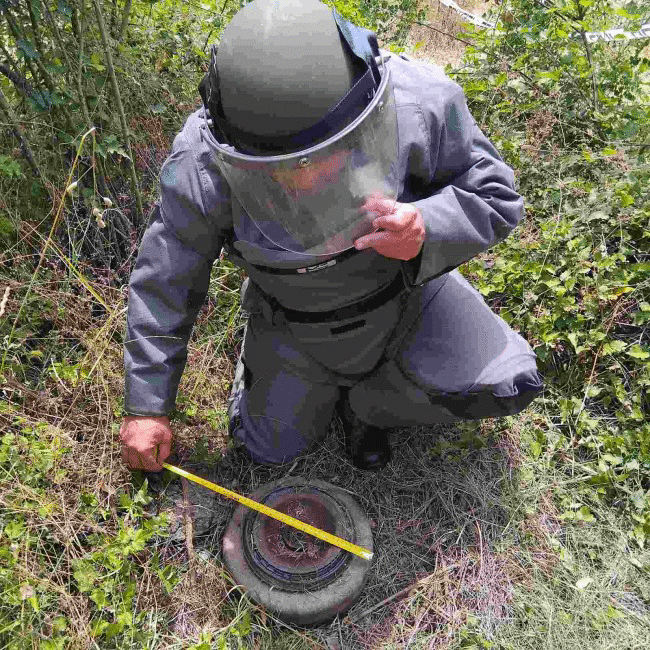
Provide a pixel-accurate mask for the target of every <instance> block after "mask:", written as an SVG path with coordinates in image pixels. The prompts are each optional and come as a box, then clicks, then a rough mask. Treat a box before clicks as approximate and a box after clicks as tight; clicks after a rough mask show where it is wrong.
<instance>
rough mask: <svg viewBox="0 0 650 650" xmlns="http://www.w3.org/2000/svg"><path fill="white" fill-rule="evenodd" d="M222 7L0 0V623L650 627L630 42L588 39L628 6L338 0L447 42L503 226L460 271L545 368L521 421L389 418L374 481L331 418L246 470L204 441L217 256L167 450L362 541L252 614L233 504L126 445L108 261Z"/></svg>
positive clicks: (647, 111) (645, 135) (61, 635)
mask: <svg viewBox="0 0 650 650" xmlns="http://www.w3.org/2000/svg"><path fill="white" fill-rule="evenodd" d="M241 4H242V3H241V1H240V0H223V1H219V2H218V3H217V4H216V5H215V4H213V3H208V2H197V1H195V0H191V1H190V2H174V1H173V0H158V1H157V2H150V1H141V0H125V2H123V3H120V2H117V0H114V1H112V2H108V1H105V0H88V1H87V0H56V1H49V0H0V593H1V594H2V595H1V597H0V644H1V645H2V647H6V648H11V649H15V650H18V649H23V648H34V647H36V648H43V649H44V650H51V649H55V648H102V649H104V648H120V649H127V648H129V649H130V648H134V649H135V648H170V649H171V648H174V649H179V650H180V649H181V648H183V649H190V648H191V649H193V650H208V649H210V648H264V649H266V648H278V649H280V648H282V649H290V648H295V649H296V650H298V649H303V648H328V649H334V648H363V647H365V648H373V649H374V648H381V649H384V650H389V649H396V648H411V649H417V648H445V649H447V648H449V649H456V648H475V649H488V648H493V649H503V650H524V649H528V648H531V649H533V648H534V649H538V648H544V649H548V650H551V649H552V650H578V648H580V649H582V648H583V647H584V646H585V645H589V646H590V647H591V648H593V649H594V650H605V649H606V648H621V649H629V650H632V649H637V648H638V649H641V648H647V647H649V646H650V551H649V550H648V546H649V544H650V425H649V422H650V394H649V385H650V363H649V361H650V329H649V325H648V323H649V321H650V259H649V255H650V229H649V227H648V223H649V220H650V194H649V190H648V187H649V178H648V177H649V174H650V167H649V162H650V161H649V155H650V94H649V89H648V84H649V83H650V49H649V47H650V42H649V40H648V39H647V38H645V39H644V38H637V39H632V40H626V39H624V38H621V39H619V40H616V41H611V42H606V41H604V40H602V39H600V40H595V39H594V37H592V36H591V35H590V33H591V32H596V31H600V30H603V29H606V28H612V27H623V28H624V29H627V30H629V31H631V32H632V31H636V30H638V29H639V28H640V27H641V26H642V25H643V24H647V23H648V22H650V12H649V11H648V9H647V7H645V6H644V4H643V3H634V2H613V1H610V0H502V2H501V3H497V4H493V5H473V6H471V5H467V6H466V5H463V6H465V8H467V9H469V10H472V9H473V10H475V11H480V12H482V13H483V15H484V18H486V19H487V20H489V21H491V22H493V23H495V24H496V27H495V28H487V29H486V28H478V27H474V26H472V25H470V24H468V23H466V22H463V21H462V19H461V18H460V17H459V16H457V14H454V12H453V11H452V9H450V8H447V7H444V8H443V7H440V6H439V5H438V4H436V3H434V2H433V0H431V1H430V2H417V1H416V0H341V1H339V2H336V3H335V4H336V5H337V7H338V8H339V9H340V10H341V11H342V12H343V13H344V14H345V15H346V17H348V18H350V19H352V20H354V21H355V22H357V23H359V24H362V25H365V26H367V27H370V28H372V29H375V30H376V31H377V33H378V35H379V38H380V42H381V44H382V45H383V46H384V47H386V48H388V49H391V50H393V51H394V52H396V53H397V52H401V51H407V52H408V53H409V54H410V55H412V56H414V57H416V58H420V59H423V60H431V61H433V62H438V63H442V64H445V63H448V64H449V65H448V67H447V72H448V73H449V74H450V75H451V76H452V77H453V78H454V79H455V80H456V81H457V82H458V83H459V84H460V85H461V86H462V87H463V89H464V91H465V93H466V96H467V98H468V102H469V105H470V109H471V110H472V113H473V115H474V116H475V118H476V121H477V123H478V124H479V126H480V127H481V128H482V129H483V130H484V131H485V132H486V133H487V134H488V136H489V137H490V139H491V140H492V141H493V142H494V144H495V145H496V147H497V148H498V149H499V151H500V152H501V154H502V155H503V157H504V158H505V160H506V161H507V162H508V163H509V164H510V165H511V166H512V167H513V168H514V169H515V173H516V177H517V183H518V187H519V190H520V192H521V193H522V195H523V196H524V197H525V199H526V211H527V218H526V220H525V221H524V222H523V223H522V224H521V225H520V226H519V228H518V229H517V230H516V231H515V232H514V233H513V234H512V236H511V237H510V238H509V239H508V240H507V241H506V242H504V243H503V244H501V245H499V246H497V247H495V248H494V249H492V250H489V251H487V252H486V253H484V254H482V255H480V256H479V257H478V258H476V259H474V260H471V261H470V262H468V263H467V264H465V265H463V267H462V268H461V271H462V272H463V273H464V274H465V275H466V276H467V277H468V278H469V279H470V281H472V283H473V284H474V285H475V286H476V287H478V288H479V289H480V290H481V292H482V293H483V295H484V296H485V297H486V300H487V301H488V302H489V304H490V306H491V307H492V308H493V309H494V310H495V311H496V312H497V313H499V314H500V315H501V316H502V317H503V318H504V319H505V320H507V321H508V322H509V323H510V324H511V326H512V327H514V328H515V329H518V330H519V331H520V332H521V333H522V334H523V335H525V336H526V337H527V339H528V340H529V341H530V343H531V345H532V346H533V347H534V349H535V351H536V352H537V354H538V357H539V360H540V369H541V370H542V372H543V374H544V377H545V381H546V388H545V392H544V394H543V396H542V397H541V398H540V399H538V400H537V401H536V402H535V403H534V405H533V406H532V407H531V408H530V409H528V410H527V411H526V412H525V413H523V414H521V415H520V416H516V417H512V418H506V419H503V420H498V421H484V422H480V423H465V424H462V425H459V426H456V427H449V426H447V427H435V428H430V429H413V430H405V431H400V432H395V434H394V441H395V442H397V441H399V443H400V444H398V445H396V446H395V449H396V458H395V461H394V463H393V464H392V465H391V466H390V467H389V468H387V469H386V470H384V471H383V472H382V473H381V474H379V475H377V476H375V475H367V474H364V473H361V472H358V471H356V470H355V469H354V468H353V467H352V466H351V465H350V464H349V462H348V461H347V459H346V457H345V454H344V452H343V448H342V443H341V436H340V431H339V430H338V428H337V426H336V425H334V426H333V430H332V435H331V436H330V437H329V438H328V439H327V440H326V441H325V443H324V444H323V446H322V447H321V448H320V449H318V450H317V451H316V452H315V453H313V454H310V455H308V456H306V457H304V458H301V459H299V460H298V461H296V463H294V464H293V465H292V466H291V467H283V468H276V469H269V468H261V467H256V466H253V465H251V464H250V463H248V462H247V461H246V460H245V459H242V458H241V457H239V456H237V455H236V454H233V453H232V450H231V449H230V448H229V443H228V439H227V435H226V432H227V422H226V412H225V403H226V398H227V394H228V390H229V384H230V380H231V377H232V373H233V367H234V362H235V360H236V357H237V353H238V350H239V345H240V341H241V333H242V327H243V324H244V314H242V312H241V309H240V306H239V293H238V289H239V284H240V281H241V279H242V278H241V273H240V272H239V271H238V270H237V269H235V268H234V267H233V266H231V265H230V264H229V263H228V262H227V261H225V262H222V263H220V264H219V265H216V266H215V268H214V271H213V276H212V279H211V285H210V292H209V296H208V299H207V301H206V303H205V305H204V307H203V309H202V311H201V313H200V316H199V319H198V322H197V325H196V327H195V330H194V333H193V335H192V339H191V342H190V349H189V360H188V368H187V371H186V373H185V376H184V378H183V382H182V385H181V390H180V397H179V401H178V408H177V412H176V413H175V415H174V428H175V432H176V434H177V441H176V449H175V459H176V462H177V463H178V464H180V465H182V466H184V467H187V468H188V469H190V470H192V469H193V470H195V471H196V472H197V473H201V474H202V475H204V476H206V477H209V478H211V479H212V480H215V481H216V482H218V483H221V484H223V485H225V486H226V487H231V488H233V489H236V490H238V491H240V492H244V493H249V492H251V491H253V490H254V489H255V488H256V487H257V486H258V485H260V484H261V483H264V482H267V481H270V480H273V479H276V478H279V477H281V476H286V475H290V474H292V475H298V474H299V475H302V476H305V477H307V478H309V477H311V478H318V479H323V480H327V481H330V482H333V483H336V484H337V485H339V486H341V487H343V488H344V489H347V490H349V491H351V492H352V493H354V494H355V495H356V496H357V498H358V500H359V502H360V504H361V505H362V506H363V508H364V510H365V511H366V512H367V513H368V516H369V517H370V518H371V521H372V525H373V527H374V528H373V533H374V536H375V541H376V549H377V553H376V561H375V565H374V566H373V570H372V572H371V577H370V579H369V583H368V587H367V589H366V590H365V591H364V594H363V596H362V598H361V599H360V600H359V602H358V603H357V604H356V605H355V606H354V607H353V609H352V610H351V611H350V612H349V614H348V616H347V617H346V618H345V619H344V620H341V621H335V622H334V623H333V624H332V625H329V626H324V627H322V628H318V629H311V630H305V629H298V628H291V627H288V626H286V625H283V624H282V623H281V622H279V621H276V620H274V619H273V617H272V616H271V615H270V614H268V613H267V612H264V611H262V610H261V609H259V608H257V607H256V606H255V605H254V604H253V603H251V602H250V601H248V600H247V599H246V597H245V596H243V597H242V596H241V595H240V593H239V591H238V590H237V589H236V588H235V586H234V585H233V584H232V583H231V581H230V580H229V578H228V576H227V574H226V573H225V572H224V570H223V568H222V565H221V562H220V558H219V539H220V535H221V533H222V532H223V529H224V527H225V522H226V521H227V518H228V516H229V514H230V512H231V509H232V506H231V505H230V504H228V503H224V502H223V501H220V500H219V499H218V498H212V497H210V498H206V496H205V494H204V493H201V492H200V490H199V489H198V488H194V487H192V486H190V485H187V484H185V485H181V483H179V482H178V480H177V479H175V478H174V477H172V476H167V475H155V476H149V477H146V476H142V475H139V474H135V475H131V474H130V473H129V472H128V471H127V470H126V469H125V468H124V467H123V465H122V463H121V460H120V458H119V451H118V446H117V437H116V435H117V430H118V428H119V423H120V417H121V408H122V403H121V399H122V397H121V391H122V360H121V346H122V338H123V332H124V326H125V305H126V302H125V300H126V283H127V280H128V275H129V272H130V269H131V268H132V265H133V262H134V257H135V253H136V251H137V245H138V241H139V238H140V237H141V235H142V232H143V229H144V227H145V226H146V221H147V216H148V214H149V212H150V210H151V207H152V205H153V202H154V201H155V199H156V195H157V176H158V173H159V170H160V166H161V164H162V161H163V160H164V158H165V156H166V154H167V152H168V149H169V146H170V143H171V138H172V137H173V135H174V134H175V133H176V131H177V130H178V129H179V128H180V126H181V125H182V122H183V120H184V118H185V116H186V115H187V114H188V113H189V112H190V111H191V110H193V108H194V107H196V106H197V105H198V102H199V98H198V94H197V92H196V85H197V83H198V80H199V79H200V77H201V75H202V74H203V73H204V71H205V67H206V63H207V53H208V52H209V45H210V44H211V43H213V42H218V39H219V35H220V33H221V31H222V30H223V28H224V26H225V25H226V24H227V23H228V21H229V20H230V18H231V17H232V15H234V13H235V12H236V11H237V10H238V9H239V8H240V6H241ZM461 4H462V3H461ZM437 55H439V58H436V56H437ZM443 55H444V56H443Z"/></svg>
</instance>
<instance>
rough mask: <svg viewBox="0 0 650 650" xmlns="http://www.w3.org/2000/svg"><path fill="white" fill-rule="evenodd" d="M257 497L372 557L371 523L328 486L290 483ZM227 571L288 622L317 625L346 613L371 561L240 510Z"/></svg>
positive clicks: (232, 525) (230, 532) (231, 527)
mask: <svg viewBox="0 0 650 650" xmlns="http://www.w3.org/2000/svg"><path fill="white" fill-rule="evenodd" d="M252 498H253V499H254V500H256V501H259V502H261V503H263V504H265V505H267V506H269V507H271V508H274V509H275V510H279V511H280V512H283V513H285V514H287V515H290V516H291V517H295V518H296V519H299V520H301V521H303V522H305V523H307V524H311V525H312V526H315V527H316V528H320V529H322V530H324V531H326V532H328V533H331V534H333V535H336V536H337V537H342V538H343V539H347V540H348V541H350V542H352V543H354V544H358V545H360V546H363V547H365V548H367V549H368V550H370V551H372V534H371V532H370V524H369V523H368V520H367V518H366V516H365V514H364V513H363V511H362V510H361V509H360V508H359V506H358V505H357V504H356V502H355V501H354V499H352V498H351V497H350V495H348V494H347V493H346V492H344V491H343V490H341V489H340V488H337V487H336V486H334V485H330V484H329V483H325V482H323V481H311V482H307V481H305V480H304V479H299V478H291V479H288V480H287V479H283V480H280V481H275V482H273V483H268V484H266V485H264V486H262V487H261V488H260V489H259V490H257V492H255V494H253V495H252ZM223 554H224V560H225V563H226V566H227V567H228V569H229V570H230V572H231V573H232V575H233V577H234V578H235V580H236V581H237V583H238V584H240V585H242V586H244V587H245V588H246V590H247V592H248V594H249V595H250V596H251V598H253V600H255V601H256V602H258V603H259V604H261V605H264V606H265V607H266V608H267V609H269V610H270V611H272V612H274V613H275V614H276V615H277V616H278V617H280V618H282V619H283V620H285V621H288V622H292V623H298V624H302V625H310V624H315V623H322V622H325V621H328V620H330V619H332V618H333V617H334V616H336V615H337V614H340V613H342V612H344V611H345V610H347V609H348V608H349V607H350V606H351V605H352V604H353V603H354V601H355V600H356V599H357V598H358V596H359V595H360V593H361V590H362V589H363V585H364V583H365V579H366V576H367V574H368V571H369V569H370V562H369V561H367V560H364V559H362V558H359V557H356V556H354V555H352V554H351V553H349V552H348V551H344V550H342V549H340V548H337V547H336V546H332V545H331V544H328V543H327V542H323V541H321V540H320V539H317V538H315V537H313V536H312V535H309V534H307V533H303V532H302V531H300V530H297V529H295V528H292V527H291V526H287V525H286V524H283V523H281V522H279V521H277V520H275V519H272V518H271V517H267V516H266V515H263V514H261V513H258V512H256V511H253V510H250V509H249V508H246V507H245V506H239V507H238V508H237V509H236V510H235V512H234V514H233V517H232V519H231V520H230V522H229V524H228V527H227V529H226V532H225V535H224V539H223Z"/></svg>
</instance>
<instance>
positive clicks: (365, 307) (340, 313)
mask: <svg viewBox="0 0 650 650" xmlns="http://www.w3.org/2000/svg"><path fill="white" fill-rule="evenodd" d="M255 288H256V290H257V291H259V293H260V295H261V296H262V298H264V300H266V302H268V303H269V305H270V306H271V308H272V310H273V312H274V313H275V312H280V313H281V314H282V315H283V316H284V317H285V318H286V319H287V321H289V322H290V323H333V322H336V321H342V320H348V319H350V318H356V317H357V316H361V315H362V314H366V313H368V312H370V311H373V310H374V309H377V308H378V307H381V306H382V305H383V304H385V303H387V302H388V301H389V300H392V299H393V298H395V297H396V296H398V295H399V294H400V293H401V292H402V291H403V290H404V289H405V288H406V285H405V284H404V276H403V275H402V274H401V273H398V274H397V275H396V276H395V279H394V280H393V281H392V282H390V283H389V284H387V285H386V286H384V287H383V288H381V289H379V290H378V291H376V292H375V293H373V294H371V295H370V296H367V297H365V298H362V299H361V300H359V301H357V302H355V303H353V304H351V305H346V306H345V307H339V308H337V309H331V310H329V311H298V310H296V309H287V308H286V307H283V306H282V305H281V304H280V303H279V302H278V301H277V299H276V298H274V297H273V296H270V295H268V294H267V293H266V292H265V291H263V290H262V288H261V287H260V286H259V285H258V284H256V285H255Z"/></svg>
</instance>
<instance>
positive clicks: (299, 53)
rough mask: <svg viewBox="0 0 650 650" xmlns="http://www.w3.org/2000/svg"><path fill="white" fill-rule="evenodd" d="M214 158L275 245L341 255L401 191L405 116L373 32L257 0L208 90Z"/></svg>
mask: <svg viewBox="0 0 650 650" xmlns="http://www.w3.org/2000/svg"><path fill="white" fill-rule="evenodd" d="M199 90H200V92H201V96H202V97H203V103H204V105H205V108H206V109H207V111H208V112H209V118H210V119H211V122H210V124H211V126H212V132H213V135H214V136H215V139H216V144H217V154H216V155H217V164H218V166H219V169H220V170H221V172H222V173H223V175H224V177H225V178H226V180H227V181H228V184H229V186H230V188H231V190H232V192H233V193H234V195H235V197H236V198H237V200H238V201H239V202H240V203H241V205H242V206H243V207H244V209H245V210H246V212H247V213H248V214H249V215H250V217H251V219H253V221H254V222H255V224H256V225H257V226H258V227H259V229H260V230H261V231H262V233H263V234H264V235H265V236H266V237H267V238H268V239H269V240H271V242H273V243H274V244H276V245H277V246H279V247H280V248H282V249H284V250H288V251H294V252H296V253H302V254H304V255H306V256H322V255H328V254H335V253H338V252H341V251H344V250H346V249H348V248H351V247H352V246H353V244H354V241H355V240H356V239H357V238H359V237H361V236H363V235H367V234H368V233H370V232H373V231H374V230H375V228H374V227H373V223H372V222H373V219H374V218H375V217H376V213H375V212H373V209H372V206H373V201H374V200H376V199H377V198H380V199H389V200H393V201H394V200H395V198H396V196H397V116H396V110H395V99H394V96H393V88H392V84H391V79H390V73H389V71H388V69H387V67H386V64H385V61H384V60H383V58H382V57H381V56H380V52H379V48H378V46H377V40H376V37H375V35H374V34H373V33H372V32H370V31H368V30H366V29H362V28H360V27H357V26H355V25H353V24H351V23H349V22H347V21H346V20H344V19H343V18H342V17H341V16H340V15H339V14H338V13H337V12H336V11H334V10H332V9H330V8H328V7H326V6H325V5H323V4H321V3H320V2H317V1H316V0H305V1H302V0H255V2H251V3H250V4H248V5H246V7H244V8H243V9H242V10H241V11H239V12H238V13H237V14H236V15H235V17H234V18H233V19H232V21H231V22H230V24H229V25H228V27H227V28H226V30H225V31H224V33H223V36H222V38H221V42H220V44H219V47H218V48H217V47H213V48H212V56H211V61H210V68H209V71H208V74H207V75H206V76H205V78H204V79H203V81H202V82H201V85H200V87H199Z"/></svg>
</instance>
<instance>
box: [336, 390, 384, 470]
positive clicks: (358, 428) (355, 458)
mask: <svg viewBox="0 0 650 650" xmlns="http://www.w3.org/2000/svg"><path fill="white" fill-rule="evenodd" d="M338 414H339V418H340V420H341V424H342V425H343V433H344V434H345V449H346V451H347V452H348V454H349V455H350V457H351V458H352V464H353V465H354V466H355V467H357V468H358V469H365V470H369V471H371V472H377V471H379V470H380V469H381V468H382V467H385V466H386V465H387V464H388V463H389V462H390V459H391V451H390V445H389V444H388V429H381V428H379V427H373V426H371V425H370V424H366V423H365V422H362V421H361V420H359V418H358V417H357V416H356V415H355V413H354V411H353V410H352V407H351V406H350V402H349V401H348V399H347V391H345V392H344V393H343V395H342V397H341V400H340V401H339V403H338Z"/></svg>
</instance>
